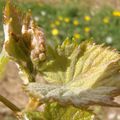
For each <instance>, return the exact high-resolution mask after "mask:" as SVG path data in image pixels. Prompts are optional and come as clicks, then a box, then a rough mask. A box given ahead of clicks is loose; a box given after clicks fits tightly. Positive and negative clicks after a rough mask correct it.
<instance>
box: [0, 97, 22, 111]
mask: <svg viewBox="0 0 120 120" xmlns="http://www.w3.org/2000/svg"><path fill="white" fill-rule="evenodd" d="M0 102H2V103H3V104H5V105H6V106H7V107H8V108H10V109H11V110H12V111H13V112H20V111H21V110H20V109H19V108H18V107H17V106H16V105H14V104H13V103H11V102H10V101H9V100H8V99H6V98H5V97H3V96H2V95H0Z"/></svg>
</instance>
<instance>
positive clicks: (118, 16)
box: [0, 0, 120, 120]
mask: <svg viewBox="0 0 120 120" xmlns="http://www.w3.org/2000/svg"><path fill="white" fill-rule="evenodd" d="M14 1H15V2H16V3H17V1H16V0H14ZM18 1H19V5H18V3H17V5H18V6H19V7H20V8H21V10H23V11H27V10H28V9H31V11H32V14H33V17H34V19H35V20H36V21H37V23H38V25H39V26H40V27H42V28H43V30H44V32H45V35H46V39H47V41H48V42H49V43H50V44H58V43H61V42H62V41H63V40H65V39H66V38H67V37H69V38H72V39H74V40H76V41H78V42H79V43H80V42H82V41H84V40H87V39H92V40H94V41H96V42H97V43H104V44H106V45H110V46H112V47H114V48H116V49H117V50H120V1H119V0H18ZM4 4H5V1H4V0H0V45H1V46H2V44H3V40H4V37H3V28H2V10H3V8H4ZM20 84H21V80H20V78H19V76H18V70H17V67H16V66H15V65H14V63H9V64H8V66H7V69H6V72H5V75H4V76H3V77H2V78H1V79H0V93H2V95H4V96H6V97H7V98H9V99H10V100H11V101H13V102H14V103H15V104H17V105H18V106H20V107H24V105H25V104H26V102H27V97H26V96H25V95H24V93H23V92H22V89H21V87H20ZM117 100H118V102H119V101H120V99H119V98H117ZM100 109H102V110H100ZM99 110H100V112H99ZM96 111H98V112H99V119H100V120H120V109H118V108H99V107H98V108H97V109H96ZM0 120H15V118H14V115H13V114H12V112H11V111H10V110H9V109H7V108H6V107H5V106H4V105H2V104H0Z"/></svg>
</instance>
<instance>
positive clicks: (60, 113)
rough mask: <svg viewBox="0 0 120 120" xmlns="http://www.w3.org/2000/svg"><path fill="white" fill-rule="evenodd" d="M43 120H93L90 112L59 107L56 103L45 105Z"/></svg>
mask: <svg viewBox="0 0 120 120" xmlns="http://www.w3.org/2000/svg"><path fill="white" fill-rule="evenodd" d="M44 116H45V120H93V118H94V115H93V113H92V112H90V111H84V110H80V109H78V108H75V107H72V106H67V107H64V106H61V105H59V104H57V103H52V104H47V105H46V107H45V111H44Z"/></svg>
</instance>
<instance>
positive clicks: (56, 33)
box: [52, 28, 59, 36]
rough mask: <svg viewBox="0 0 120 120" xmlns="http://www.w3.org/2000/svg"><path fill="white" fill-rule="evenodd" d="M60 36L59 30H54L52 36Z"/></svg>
mask: <svg viewBox="0 0 120 120" xmlns="http://www.w3.org/2000/svg"><path fill="white" fill-rule="evenodd" d="M58 34H59V30H58V29H56V28H54V29H52V35H53V36H57V35H58Z"/></svg>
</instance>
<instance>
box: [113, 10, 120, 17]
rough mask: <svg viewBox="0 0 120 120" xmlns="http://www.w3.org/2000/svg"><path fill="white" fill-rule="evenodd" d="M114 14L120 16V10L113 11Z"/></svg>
mask: <svg viewBox="0 0 120 120" xmlns="http://www.w3.org/2000/svg"><path fill="white" fill-rule="evenodd" d="M112 14H113V16H116V17H120V11H113V13H112Z"/></svg>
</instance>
